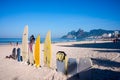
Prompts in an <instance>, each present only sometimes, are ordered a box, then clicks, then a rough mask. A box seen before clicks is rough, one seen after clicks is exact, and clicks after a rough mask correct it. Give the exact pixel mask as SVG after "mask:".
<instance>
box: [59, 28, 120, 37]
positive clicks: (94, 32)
mask: <svg viewBox="0 0 120 80" xmlns="http://www.w3.org/2000/svg"><path fill="white" fill-rule="evenodd" d="M117 31H119V33H120V30H117ZM114 32H115V30H104V29H93V30H90V32H85V31H84V30H82V29H78V30H77V31H75V30H72V31H70V32H68V34H67V35H64V36H62V37H61V38H64V39H82V38H86V37H90V36H102V35H103V34H109V33H111V34H113V33H114Z"/></svg>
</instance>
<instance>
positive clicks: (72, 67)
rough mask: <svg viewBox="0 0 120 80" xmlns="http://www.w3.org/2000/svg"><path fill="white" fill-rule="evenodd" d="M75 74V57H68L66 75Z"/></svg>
mask: <svg viewBox="0 0 120 80" xmlns="http://www.w3.org/2000/svg"><path fill="white" fill-rule="evenodd" d="M75 74H77V60H76V58H69V59H68V68H67V75H69V76H73V75H75Z"/></svg>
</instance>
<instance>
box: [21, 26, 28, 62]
mask: <svg viewBox="0 0 120 80" xmlns="http://www.w3.org/2000/svg"><path fill="white" fill-rule="evenodd" d="M22 60H23V62H27V60H28V25H26V26H25V28H24V32H23V36H22Z"/></svg>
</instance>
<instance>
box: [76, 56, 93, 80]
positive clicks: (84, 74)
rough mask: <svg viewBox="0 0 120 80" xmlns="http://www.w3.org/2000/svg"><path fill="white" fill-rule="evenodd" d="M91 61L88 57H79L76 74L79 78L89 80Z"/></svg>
mask: <svg viewBox="0 0 120 80" xmlns="http://www.w3.org/2000/svg"><path fill="white" fill-rule="evenodd" d="M91 67H92V61H91V59H90V58H88V57H86V58H80V59H79V63H78V68H77V69H78V75H79V79H81V80H91V74H92V72H91V70H90V68H91Z"/></svg>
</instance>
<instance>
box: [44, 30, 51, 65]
mask: <svg viewBox="0 0 120 80" xmlns="http://www.w3.org/2000/svg"><path fill="white" fill-rule="evenodd" d="M51 63H52V50H51V32H50V31H49V32H48V33H47V35H46V39H45V43H44V65H45V66H47V67H51Z"/></svg>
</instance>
